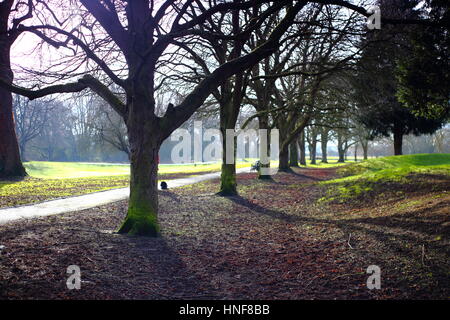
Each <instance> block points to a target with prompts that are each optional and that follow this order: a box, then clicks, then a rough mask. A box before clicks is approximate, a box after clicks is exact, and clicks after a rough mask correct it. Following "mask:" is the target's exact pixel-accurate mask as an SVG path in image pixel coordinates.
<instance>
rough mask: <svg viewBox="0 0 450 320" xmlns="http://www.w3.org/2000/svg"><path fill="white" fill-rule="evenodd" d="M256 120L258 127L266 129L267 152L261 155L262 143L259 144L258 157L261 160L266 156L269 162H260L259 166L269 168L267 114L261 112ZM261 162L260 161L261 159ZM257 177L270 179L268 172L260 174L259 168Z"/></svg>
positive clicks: (262, 151)
mask: <svg viewBox="0 0 450 320" xmlns="http://www.w3.org/2000/svg"><path fill="white" fill-rule="evenodd" d="M258 122H259V129H266V130H267V131H266V132H267V154H266V155H263V153H264V152H265V151H264V150H262V144H261V143H260V144H259V158H260V159H261V160H263V158H264V157H268V159H266V160H268V161H269V163H267V164H262V163H261V167H262V168H270V129H269V116H268V114H267V113H266V114H262V115H260V116H259V117H258ZM261 162H262V161H261ZM258 179H261V180H270V179H272V176H271V175H270V174H262V173H261V170H258Z"/></svg>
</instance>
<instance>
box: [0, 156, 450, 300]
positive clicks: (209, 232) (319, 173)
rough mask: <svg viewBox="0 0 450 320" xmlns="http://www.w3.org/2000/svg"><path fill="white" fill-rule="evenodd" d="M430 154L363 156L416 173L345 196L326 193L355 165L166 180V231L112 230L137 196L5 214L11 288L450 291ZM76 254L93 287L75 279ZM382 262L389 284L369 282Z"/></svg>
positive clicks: (360, 295) (23, 295) (449, 262)
mask: <svg viewBox="0 0 450 320" xmlns="http://www.w3.org/2000/svg"><path fill="white" fill-rule="evenodd" d="M430 157H431V158H433V159H434V160H433V159H426V158H427V157H425V159H423V156H416V159H411V158H409V159H408V158H407V157H406V158H405V159H404V160H403V159H402V158H401V157H399V158H395V159H392V160H390V159H389V158H387V159H374V161H375V162H373V165H367V164H366V163H364V164H359V165H356V166H365V168H366V169H357V170H356V169H355V172H357V175H360V176H361V177H362V176H364V175H368V174H369V173H367V172H366V171H371V172H375V171H377V172H379V174H381V173H380V172H381V171H383V170H391V169H394V167H395V166H396V164H395V163H397V166H398V167H405V166H406V167H408V166H409V167H410V169H408V170H409V171H408V170H406V169H403V170H404V171H405V172H409V173H404V174H406V176H407V177H414V179H409V178H406V179H402V181H400V180H398V179H397V178H395V179H391V180H389V179H390V178H389V177H390V176H391V174H387V176H386V177H385V179H384V180H381V179H380V180H378V182H377V183H380V184H382V188H381V189H373V190H372V191H371V192H367V193H364V196H363V197H362V198H359V200H358V201H353V200H352V199H350V200H349V201H347V202H344V203H341V202H338V201H330V202H325V201H320V199H321V198H323V197H326V196H327V194H328V192H329V189H333V188H334V184H333V183H325V182H326V181H329V180H331V181H338V180H336V179H342V176H340V175H342V174H343V173H342V172H340V173H339V172H338V171H342V170H346V172H347V174H349V171H348V170H347V169H348V168H351V167H352V166H349V167H345V168H323V169H322V168H319V169H317V168H313V169H305V168H300V169H294V171H293V172H291V173H284V172H279V173H278V174H276V175H274V176H273V180H271V181H263V180H258V179H256V173H254V172H252V173H244V174H241V175H239V176H238V178H237V179H238V191H239V196H234V197H219V196H217V195H215V194H213V193H211V190H217V189H218V186H219V184H220V181H219V179H216V180H211V181H205V182H202V183H199V184H195V185H189V186H184V187H181V188H176V189H170V190H167V191H160V197H159V199H160V212H159V221H160V225H161V236H160V237H158V238H145V237H129V236H122V235H118V234H115V233H113V232H112V231H114V230H117V228H118V226H119V225H120V224H121V222H122V221H123V218H124V216H125V214H126V212H127V202H126V201H121V202H116V203H112V204H109V205H105V206H101V207H97V208H92V209H88V210H84V211H80V212H72V213H66V214H62V215H56V216H51V217H43V218H37V219H30V220H25V221H23V222H21V223H11V224H8V225H2V226H0V243H1V244H2V245H4V246H5V249H4V250H3V251H2V255H1V258H2V263H1V264H0V283H5V284H6V285H4V286H3V288H0V298H1V299H37V298H41V299H255V300H271V299H308V300H309V299H330V300H333V299H448V298H449V297H450V215H449V207H450V193H449V192H448V191H449V190H450V178H449V176H448V175H445V174H442V173H440V172H441V171H440V170H441V169H442V168H440V169H439V171H436V172H438V173H433V170H434V169H433V168H432V170H431V171H429V170H427V171H425V172H424V171H423V167H425V166H426V164H427V163H428V164H429V165H428V167H434V166H438V167H440V166H446V165H447V164H448V163H447V160H445V157H446V156H444V159H443V160H442V159H441V160H442V161H441V160H438V159H437V158H439V156H437V158H436V157H435V156H434V155H430ZM379 160H382V162H379ZM383 161H384V162H383ZM368 163H369V164H370V162H369V161H368ZM380 163H381V164H380ZM383 163H384V164H383ZM411 166H414V168H416V169H417V170H418V172H419V173H415V172H416V169H414V168H412V167H411ZM375 167H377V168H378V169H373V170H372V168H375ZM428 169H430V168H428ZM402 174H403V173H402ZM347 178H349V177H347ZM361 179H362V178H361ZM355 181H356V180H355ZM383 181H384V182H383ZM383 183H384V184H383ZM70 264H77V265H79V266H80V268H81V270H82V284H81V290H67V287H66V285H65V281H66V280H67V277H68V275H67V273H66V270H67V266H68V265H70ZM370 265H377V266H379V267H380V269H381V289H380V290H369V289H368V288H367V286H366V282H367V279H368V277H369V275H368V274H367V272H366V270H367V268H368V266H370Z"/></svg>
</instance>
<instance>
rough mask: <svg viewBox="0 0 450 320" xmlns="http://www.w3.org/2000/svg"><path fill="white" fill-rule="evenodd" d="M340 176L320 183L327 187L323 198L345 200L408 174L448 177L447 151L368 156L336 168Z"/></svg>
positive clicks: (448, 158)
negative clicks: (378, 156) (327, 194)
mask: <svg viewBox="0 0 450 320" xmlns="http://www.w3.org/2000/svg"><path fill="white" fill-rule="evenodd" d="M338 172H339V173H340V174H341V175H342V176H343V177H341V178H338V179H334V180H328V181H324V182H321V185H324V186H328V187H329V197H326V198H322V199H321V200H323V201H331V200H335V199H339V200H340V201H345V200H347V199H349V198H353V197H355V196H359V195H361V194H363V193H365V192H368V191H371V190H373V188H374V186H375V185H376V184H377V183H386V182H399V183H402V182H406V181H407V180H408V177H409V176H410V175H412V174H439V175H449V176H450V154H415V155H405V156H391V157H383V158H377V159H370V160H367V161H363V162H361V163H355V164H351V165H349V166H346V167H343V168H340V169H339V171H338Z"/></svg>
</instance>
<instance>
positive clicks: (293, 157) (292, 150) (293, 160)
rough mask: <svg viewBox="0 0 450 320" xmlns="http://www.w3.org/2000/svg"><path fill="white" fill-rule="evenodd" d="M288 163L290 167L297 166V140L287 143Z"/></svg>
mask: <svg viewBox="0 0 450 320" xmlns="http://www.w3.org/2000/svg"><path fill="white" fill-rule="evenodd" d="M289 165H290V166H291V167H298V166H299V165H298V147H297V141H296V140H294V141H292V142H291V143H290V144H289Z"/></svg>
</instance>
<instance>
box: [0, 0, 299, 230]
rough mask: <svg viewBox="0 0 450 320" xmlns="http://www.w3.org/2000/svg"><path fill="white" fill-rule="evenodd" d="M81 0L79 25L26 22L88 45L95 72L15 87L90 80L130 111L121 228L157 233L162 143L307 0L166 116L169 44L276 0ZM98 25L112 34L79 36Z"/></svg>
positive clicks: (72, 88) (65, 42) (261, 52)
mask: <svg viewBox="0 0 450 320" xmlns="http://www.w3.org/2000/svg"><path fill="white" fill-rule="evenodd" d="M80 3H81V4H82V5H83V6H84V8H85V9H86V21H85V22H86V23H82V24H80V26H79V29H75V30H73V29H72V25H71V24H70V23H68V25H67V26H63V27H59V26H54V25H50V26H49V25H40V26H36V25H35V26H28V27H25V28H23V29H24V30H26V31H30V32H33V33H34V34H36V35H38V36H40V37H41V38H42V39H44V40H46V41H48V42H50V43H51V44H53V45H55V46H59V47H71V46H73V45H75V46H76V47H78V48H79V49H82V50H83V51H84V53H85V56H86V58H87V59H89V60H90V61H92V62H94V63H95V68H94V69H93V70H92V72H88V73H87V74H86V75H84V76H83V77H82V78H81V79H79V80H78V81H76V82H69V83H65V84H60V85H52V86H49V87H45V88H42V89H38V90H27V89H24V88H21V87H18V86H9V88H10V89H11V90H13V91H15V92H16V93H19V94H22V95H25V96H28V97H30V98H39V97H42V96H45V95H48V94H52V93H57V92H78V91H82V90H84V89H87V88H89V89H91V90H92V91H94V92H95V93H97V94H98V95H99V96H101V97H102V98H103V99H104V100H106V101H107V102H108V103H109V104H110V106H111V107H112V108H113V109H114V110H115V111H116V112H117V113H118V114H120V115H121V116H122V117H123V119H124V121H125V123H126V125H127V130H128V139H129V143H130V149H131V156H130V161H131V179H130V199H129V205H128V214H127V216H126V218H125V221H124V222H123V224H122V226H121V227H120V229H119V232H120V233H129V234H138V235H149V236H156V235H157V234H158V233H159V225H158V221H157V212H158V194H157V183H156V182H157V170H158V164H157V163H158V162H157V158H158V151H159V148H160V145H161V143H162V142H163V141H164V139H166V138H167V137H168V136H169V135H170V134H171V133H172V132H173V131H174V130H175V129H176V128H178V127H179V126H180V125H181V124H182V123H184V122H185V121H186V120H187V119H188V118H189V117H190V116H191V115H192V114H193V113H194V112H195V111H196V110H197V109H198V108H199V107H200V106H201V105H202V104H203V102H204V101H205V99H206V98H207V97H208V96H209V95H210V94H211V93H212V92H213V91H214V90H216V89H217V87H219V86H220V85H221V84H222V83H223V82H224V81H226V80H227V79H228V78H230V77H231V76H233V75H235V74H239V73H241V72H243V71H245V70H246V69H248V68H251V67H252V66H253V65H254V64H256V63H257V62H258V61H260V60H261V59H264V58H266V57H268V56H269V55H270V54H272V53H273V52H274V51H276V50H277V48H278V43H279V40H280V38H281V37H282V36H283V35H284V33H285V32H286V31H287V30H288V29H289V27H290V26H291V25H292V23H293V22H294V20H295V17H296V15H297V13H298V12H299V11H300V10H301V9H302V8H303V7H304V6H305V4H306V1H297V2H295V3H294V4H292V1H283V2H282V3H283V4H284V5H285V7H284V12H285V14H284V17H283V19H282V20H281V21H280V23H279V24H278V25H277V26H276V27H275V28H273V30H272V32H271V34H270V36H269V37H268V39H267V40H266V41H265V42H264V43H262V44H261V45H260V46H259V47H258V48H256V49H255V50H253V51H251V52H249V53H247V54H245V55H242V56H239V57H236V58H235V59H233V60H230V61H227V62H226V63H224V64H222V65H220V66H218V67H217V68H216V69H215V70H214V71H212V73H211V74H210V75H208V76H207V77H205V78H204V79H203V80H202V81H201V82H200V83H199V84H198V85H197V86H196V87H195V88H194V89H193V90H192V91H191V92H189V94H187V96H186V97H185V98H184V100H183V101H182V102H181V103H180V104H179V105H178V106H174V105H172V104H169V106H168V108H167V110H166V112H165V114H164V115H163V116H158V115H157V114H155V99H154V96H155V90H156V89H157V88H158V85H159V84H157V83H155V71H156V68H157V66H158V62H159V61H160V58H161V56H162V55H163V54H164V53H165V52H166V50H169V49H170V48H169V46H170V45H171V44H173V43H175V42H176V39H182V38H183V37H186V36H190V35H195V34H197V33H198V32H199V30H198V29H197V26H199V25H201V24H203V23H204V22H205V21H206V20H207V19H212V17H213V16H214V15H215V14H216V13H217V12H230V11H234V10H247V9H249V8H252V7H254V6H255V5H259V4H263V3H270V1H255V0H249V1H239V2H225V3H223V2H220V3H219V1H218V2H217V3H216V4H214V3H213V2H210V3H209V4H210V7H209V8H205V7H204V5H206V3H203V2H201V1H187V2H185V3H183V4H181V3H179V2H175V1H165V2H163V3H162V4H161V5H160V6H158V7H157V6H154V1H149V0H134V1H116V2H112V1H107V0H105V1H101V0H96V1H92V0H80ZM279 3H280V2H277V3H276V4H274V5H272V6H270V5H267V6H265V8H266V9H265V10H269V11H271V10H272V8H273V6H276V7H277V8H278V7H279V6H280V4H279ZM55 14H56V13H55ZM265 17H266V15H265V14H264V13H262V14H261V15H260V18H256V20H254V21H252V23H250V24H249V25H248V26H247V27H246V29H245V30H243V33H249V32H252V31H253V30H255V29H256V28H258V27H259V25H260V24H261V23H262V21H263V20H264V18H265ZM61 21H64V20H63V19H61ZM124 24H126V25H124ZM86 26H89V28H86ZM69 27H70V28H71V29H70V31H68V28H69ZM65 28H66V29H65ZM98 29H103V30H104V31H105V32H106V34H105V38H103V39H99V37H98V35H97V34H96V35H95V36H92V37H86V36H85V37H80V36H79V35H83V34H86V33H89V32H92V30H98ZM167 30H169V31H167ZM212 36H214V34H212ZM229 36H237V35H233V34H231V35H229ZM54 39H58V40H54ZM59 39H61V40H59ZM108 39H110V40H111V41H112V44H114V50H115V52H118V53H119V54H118V56H119V58H123V59H122V61H123V65H122V66H120V67H119V68H118V70H119V72H121V71H122V70H126V71H127V75H126V78H123V74H124V73H123V72H122V73H119V74H118V73H117V72H114V69H113V67H114V65H113V64H107V63H105V62H104V61H103V59H102V55H104V52H103V51H102V50H101V48H103V45H101V44H100V43H104V42H106V41H108ZM90 40H91V41H99V40H100V42H99V43H94V44H93V43H87V42H86V41H90ZM93 48H94V49H93ZM99 48H100V49H99ZM96 49H97V51H96ZM94 71H95V72H94ZM94 75H95V76H94ZM102 78H103V79H102ZM101 80H103V81H101ZM111 82H113V83H115V84H116V85H118V86H120V87H122V88H123V90H124V92H125V99H124V100H122V99H121V97H120V96H117V95H116V94H114V92H112V91H111V90H110V89H109V88H108V86H107V83H111ZM105 83H106V84H105ZM5 84H6V85H10V83H5V82H3V85H5Z"/></svg>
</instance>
